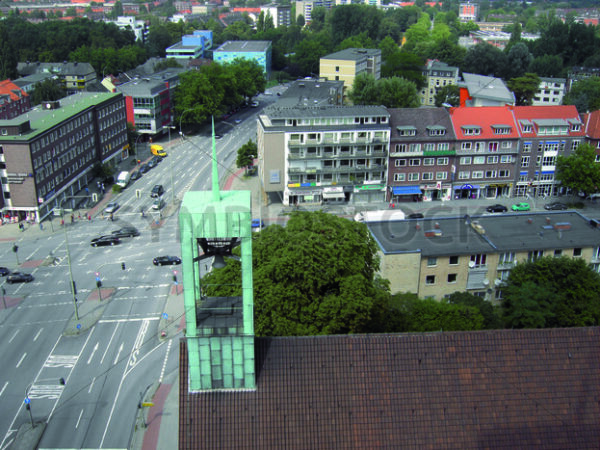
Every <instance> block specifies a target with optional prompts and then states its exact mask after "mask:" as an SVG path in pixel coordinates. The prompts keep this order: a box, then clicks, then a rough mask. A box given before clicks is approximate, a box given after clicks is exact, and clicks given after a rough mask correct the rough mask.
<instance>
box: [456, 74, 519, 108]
mask: <svg viewBox="0 0 600 450" xmlns="http://www.w3.org/2000/svg"><path fill="white" fill-rule="evenodd" d="M462 76H463V81H461V82H459V83H458V86H459V88H460V106H504V105H514V104H515V94H513V93H512V92H511V91H510V90H509V89H508V88H507V87H506V84H504V81H502V80H501V79H500V78H494V77H486V76H484V75H478V74H473V73H466V72H464V73H463V74H462Z"/></svg>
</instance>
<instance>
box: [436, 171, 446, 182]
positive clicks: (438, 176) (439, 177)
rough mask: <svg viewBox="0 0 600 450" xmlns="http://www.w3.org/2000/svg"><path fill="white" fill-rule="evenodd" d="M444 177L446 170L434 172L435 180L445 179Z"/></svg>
mask: <svg viewBox="0 0 600 450" xmlns="http://www.w3.org/2000/svg"><path fill="white" fill-rule="evenodd" d="M446 178H448V172H436V173H435V179H436V180H439V181H441V180H445V179H446Z"/></svg>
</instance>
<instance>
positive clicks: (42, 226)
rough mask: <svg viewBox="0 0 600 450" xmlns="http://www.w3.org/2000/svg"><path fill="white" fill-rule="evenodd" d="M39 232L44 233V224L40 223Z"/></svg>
mask: <svg viewBox="0 0 600 450" xmlns="http://www.w3.org/2000/svg"><path fill="white" fill-rule="evenodd" d="M40 231H44V224H43V223H42V222H40Z"/></svg>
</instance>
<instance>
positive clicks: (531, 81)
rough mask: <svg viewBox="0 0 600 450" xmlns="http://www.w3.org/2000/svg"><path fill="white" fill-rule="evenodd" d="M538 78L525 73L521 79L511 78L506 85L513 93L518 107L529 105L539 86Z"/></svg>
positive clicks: (532, 74)
mask: <svg viewBox="0 0 600 450" xmlns="http://www.w3.org/2000/svg"><path fill="white" fill-rule="evenodd" d="M540 81H541V80H540V77H538V76H537V75H536V74H535V73H526V74H525V75H523V76H522V77H517V78H512V79H510V80H508V82H507V83H506V84H507V86H508V88H509V89H510V90H511V91H513V92H514V94H515V99H516V102H517V105H518V106H527V105H531V102H532V101H533V97H534V96H535V94H536V92H537V91H538V88H539V86H540Z"/></svg>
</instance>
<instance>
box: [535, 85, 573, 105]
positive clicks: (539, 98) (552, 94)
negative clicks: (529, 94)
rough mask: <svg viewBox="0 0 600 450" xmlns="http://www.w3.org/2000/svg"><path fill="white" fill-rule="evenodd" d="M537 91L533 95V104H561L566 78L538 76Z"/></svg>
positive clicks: (565, 90) (565, 89)
mask: <svg viewBox="0 0 600 450" xmlns="http://www.w3.org/2000/svg"><path fill="white" fill-rule="evenodd" d="M540 80H541V81H540V85H539V87H538V91H537V92H536V94H535V96H534V97H533V101H532V102H531V104H532V105H533V106H556V105H562V101H563V97H564V96H565V94H566V92H567V80H566V78H540Z"/></svg>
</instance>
